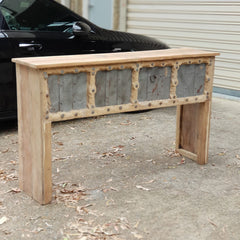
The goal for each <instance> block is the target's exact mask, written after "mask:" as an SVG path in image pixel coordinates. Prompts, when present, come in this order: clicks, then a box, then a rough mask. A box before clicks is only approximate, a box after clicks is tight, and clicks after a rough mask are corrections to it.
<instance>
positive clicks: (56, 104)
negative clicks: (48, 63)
mask: <svg viewBox="0 0 240 240" xmlns="http://www.w3.org/2000/svg"><path fill="white" fill-rule="evenodd" d="M59 77H60V76H59V75H51V76H49V77H48V88H49V94H50V101H51V108H50V111H51V112H59V111H60V99H59V98H60V96H59V93H60V92H59V88H60V85H59Z"/></svg>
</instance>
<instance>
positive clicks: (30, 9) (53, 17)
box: [1, 0, 94, 57]
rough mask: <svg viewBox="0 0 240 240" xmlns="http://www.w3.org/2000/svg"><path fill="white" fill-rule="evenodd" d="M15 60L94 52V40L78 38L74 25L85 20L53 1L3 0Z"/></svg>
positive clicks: (8, 34) (7, 32) (3, 9)
mask: <svg viewBox="0 0 240 240" xmlns="http://www.w3.org/2000/svg"><path fill="white" fill-rule="evenodd" d="M1 5H2V6H1V8H2V11H4V13H3V15H4V17H5V19H6V22H7V24H8V27H9V29H7V30H6V34H7V36H8V39H9V40H10V41H11V43H12V45H13V49H14V53H15V54H16V55H15V56H14V57H19V56H20V57H24V56H39V55H40V56H47V55H60V54H78V53H83V52H86V53H87V52H91V50H92V49H93V48H94V41H88V39H87V38H84V37H82V38H81V37H80V36H78V37H76V36H75V35H74V34H73V32H72V25H73V24H74V22H78V21H81V20H82V18H81V17H80V16H78V15H77V14H75V13H73V12H72V11H70V10H69V9H67V8H66V7H64V6H62V5H60V4H58V3H56V2H55V1H53V0H4V1H3V3H2V4H1Z"/></svg>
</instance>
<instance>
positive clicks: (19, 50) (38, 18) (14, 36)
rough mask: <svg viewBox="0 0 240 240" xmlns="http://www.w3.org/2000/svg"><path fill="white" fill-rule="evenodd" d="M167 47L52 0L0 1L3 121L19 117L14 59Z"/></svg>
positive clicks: (0, 66)
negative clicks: (93, 20)
mask: <svg viewBox="0 0 240 240" xmlns="http://www.w3.org/2000/svg"><path fill="white" fill-rule="evenodd" d="M167 48H168V46H167V45H166V44H164V43H162V42H159V41H157V40H155V39H152V38H149V37H145V36H142V35H136V34H130V33H124V32H117V31H111V30H106V29H103V28H100V27H98V26H96V25H94V24H93V23H91V22H89V21H88V20H86V19H84V18H82V17H81V16H79V15H77V14H76V13H74V12H72V11H71V10H69V9H68V8H66V7H64V6H62V5H61V4H59V3H57V2H55V1H53V0H0V120H7V119H16V118H17V99H16V77H15V66H14V64H13V63H11V59H12V58H16V57H32V56H49V55H66V54H67V55H69V54H87V53H104V52H117V51H121V52H124V51H139V50H153V49H167Z"/></svg>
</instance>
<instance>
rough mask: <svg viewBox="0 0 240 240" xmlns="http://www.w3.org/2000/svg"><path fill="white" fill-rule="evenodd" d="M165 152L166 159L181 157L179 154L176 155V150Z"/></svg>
mask: <svg viewBox="0 0 240 240" xmlns="http://www.w3.org/2000/svg"><path fill="white" fill-rule="evenodd" d="M165 150H166V151H167V156H168V157H171V158H172V157H181V154H180V153H178V152H177V151H176V150H170V149H165Z"/></svg>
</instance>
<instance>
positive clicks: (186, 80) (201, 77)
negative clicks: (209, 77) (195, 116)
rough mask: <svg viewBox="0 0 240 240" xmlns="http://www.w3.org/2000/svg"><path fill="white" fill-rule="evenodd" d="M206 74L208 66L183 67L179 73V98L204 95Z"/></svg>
mask: <svg viewBox="0 0 240 240" xmlns="http://www.w3.org/2000/svg"><path fill="white" fill-rule="evenodd" d="M205 73H206V64H192V65H181V66H180V68H179V71H178V86H177V89H176V95H177V97H178V98H180V97H189V96H197V95H201V94H203V91H204V82H205Z"/></svg>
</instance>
